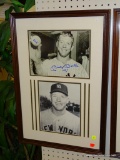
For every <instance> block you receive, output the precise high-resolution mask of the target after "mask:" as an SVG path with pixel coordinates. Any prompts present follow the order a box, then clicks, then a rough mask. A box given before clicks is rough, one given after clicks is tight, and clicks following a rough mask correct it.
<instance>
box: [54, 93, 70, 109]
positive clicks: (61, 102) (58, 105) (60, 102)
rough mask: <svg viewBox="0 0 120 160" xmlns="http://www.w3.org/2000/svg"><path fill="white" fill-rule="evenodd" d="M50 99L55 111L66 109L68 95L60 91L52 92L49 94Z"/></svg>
mask: <svg viewBox="0 0 120 160" xmlns="http://www.w3.org/2000/svg"><path fill="white" fill-rule="evenodd" d="M51 101H52V105H53V107H54V109H55V110H56V111H63V110H64V109H66V104H67V103H68V97H67V96H66V95H65V94H63V93H61V92H54V93H52V94H51Z"/></svg>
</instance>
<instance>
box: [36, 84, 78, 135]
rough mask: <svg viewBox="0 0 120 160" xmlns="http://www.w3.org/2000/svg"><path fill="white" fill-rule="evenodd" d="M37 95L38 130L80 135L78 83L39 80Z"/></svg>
mask: <svg viewBox="0 0 120 160" xmlns="http://www.w3.org/2000/svg"><path fill="white" fill-rule="evenodd" d="M76 93H77V94H76ZM39 97H40V130H43V131H49V132H57V133H61V134H70V135H78V136H79V135H80V84H70V83H55V82H41V81H39Z"/></svg>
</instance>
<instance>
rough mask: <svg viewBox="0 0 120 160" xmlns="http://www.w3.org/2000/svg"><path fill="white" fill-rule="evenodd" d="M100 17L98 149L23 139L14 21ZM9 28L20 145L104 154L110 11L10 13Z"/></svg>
mask: <svg viewBox="0 0 120 160" xmlns="http://www.w3.org/2000/svg"><path fill="white" fill-rule="evenodd" d="M94 16H97V17H98V18H99V16H102V17H103V19H104V22H103V53H102V57H103V60H102V82H101V84H102V85H101V113H100V115H101V117H102V118H101V122H100V123H101V124H100V147H99V148H100V149H91V148H84V147H78V146H71V145H67V144H65V145H63V144H58V143H51V142H45V141H38V140H34V139H25V138H24V137H23V125H22V124H23V122H22V110H21V92H20V74H19V59H18V55H17V53H18V48H17V46H18V44H17V33H16V19H24V18H51V17H52V18H53V17H56V18H59V17H63V18H64V17H94ZM10 26H11V41H12V55H13V68H14V75H15V79H14V80H15V93H16V105H17V122H18V136H19V140H20V142H22V143H31V144H35V145H41V146H46V147H53V148H58V149H65V150H71V151H76V152H84V153H91V154H93V153H94V154H98V153H103V154H104V153H105V141H106V113H107V89H108V87H107V86H108V59H109V34H110V10H82V11H62V12H61V11H54V12H33V13H32V12H31V13H12V14H11V16H10Z"/></svg>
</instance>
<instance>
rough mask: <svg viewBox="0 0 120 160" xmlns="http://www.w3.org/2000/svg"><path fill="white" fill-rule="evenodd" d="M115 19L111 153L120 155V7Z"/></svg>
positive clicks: (115, 10) (115, 11)
mask: <svg viewBox="0 0 120 160" xmlns="http://www.w3.org/2000/svg"><path fill="white" fill-rule="evenodd" d="M113 13H114V20H113V50H112V52H113V54H112V78H111V132H110V153H111V154H116V155H115V156H116V157H117V156H119V154H120V153H117V151H116V143H117V141H118V142H119V141H120V140H118V139H117V124H120V122H119V121H118V119H117V111H118V107H119V106H118V99H119V98H118V91H119V88H118V87H119V81H118V78H119V74H118V71H119V63H120V61H119V57H120V55H119V52H120V51H119V47H120V46H119V43H120V36H119V34H120V27H119V25H120V9H114V12H113Z"/></svg>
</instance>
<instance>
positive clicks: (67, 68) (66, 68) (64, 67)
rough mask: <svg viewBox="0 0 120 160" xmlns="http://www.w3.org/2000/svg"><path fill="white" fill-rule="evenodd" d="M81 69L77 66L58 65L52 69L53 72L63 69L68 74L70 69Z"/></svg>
mask: <svg viewBox="0 0 120 160" xmlns="http://www.w3.org/2000/svg"><path fill="white" fill-rule="evenodd" d="M76 67H79V66H78V65H77V64H65V65H64V66H57V65H53V66H52V67H51V71H57V70H58V69H61V70H62V71H64V72H67V71H68V70H69V68H76Z"/></svg>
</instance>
